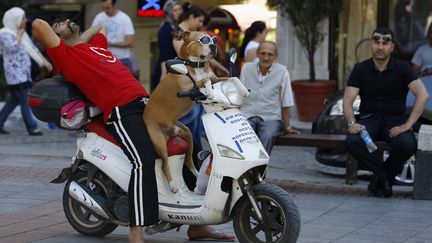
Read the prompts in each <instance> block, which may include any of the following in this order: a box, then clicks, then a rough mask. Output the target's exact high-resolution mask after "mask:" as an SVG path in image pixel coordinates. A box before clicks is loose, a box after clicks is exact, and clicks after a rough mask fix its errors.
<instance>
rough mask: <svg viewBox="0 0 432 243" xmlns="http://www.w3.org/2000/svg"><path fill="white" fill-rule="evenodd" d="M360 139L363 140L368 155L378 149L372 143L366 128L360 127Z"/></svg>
mask: <svg viewBox="0 0 432 243" xmlns="http://www.w3.org/2000/svg"><path fill="white" fill-rule="evenodd" d="M360 137H361V138H362V139H363V141H364V143H365V144H366V148H367V149H368V151H369V153H372V152H373V151H375V150H377V149H378V148H377V146H376V145H375V143H374V142H373V140H372V138H371V137H370V135H369V133H368V131H367V130H366V128H364V127H362V128H361V129H360Z"/></svg>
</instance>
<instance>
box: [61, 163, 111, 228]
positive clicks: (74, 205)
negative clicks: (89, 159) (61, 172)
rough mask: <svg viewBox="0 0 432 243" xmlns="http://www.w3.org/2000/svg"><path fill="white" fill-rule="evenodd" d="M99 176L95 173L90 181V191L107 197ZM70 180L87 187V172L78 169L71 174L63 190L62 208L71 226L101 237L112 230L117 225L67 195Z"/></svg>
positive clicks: (104, 186)
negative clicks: (106, 220)
mask: <svg viewBox="0 0 432 243" xmlns="http://www.w3.org/2000/svg"><path fill="white" fill-rule="evenodd" d="M100 176H102V175H99V176H98V175H96V176H95V177H94V178H93V180H92V181H91V182H90V184H91V186H92V192H94V193H95V194H97V195H98V196H99V197H102V198H105V199H107V197H108V186H107V185H106V182H105V181H104V180H102V179H101V178H100ZM71 181H75V182H76V183H78V184H79V185H80V186H81V187H83V188H88V186H87V185H86V184H87V172H84V171H79V172H77V173H75V174H74V175H72V177H71V178H70V179H69V181H68V182H67V184H66V186H65V188H64V191H63V210H64V213H65V215H66V218H67V220H68V221H69V223H70V224H71V225H72V227H73V228H74V229H75V230H76V231H78V232H79V233H81V234H83V235H88V236H96V237H103V236H105V235H107V234H110V233H111V232H113V231H114V230H115V229H116V228H117V226H118V225H116V224H111V223H107V222H105V221H104V220H102V219H101V218H99V217H97V216H96V215H95V214H94V213H93V212H92V211H90V210H89V209H87V208H85V207H83V206H82V205H81V204H80V203H78V202H77V201H76V200H75V199H73V198H72V197H71V196H70V195H69V185H70V183H71ZM89 190H90V189H89Z"/></svg>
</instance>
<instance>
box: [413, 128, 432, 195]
mask: <svg viewBox="0 0 432 243" xmlns="http://www.w3.org/2000/svg"><path fill="white" fill-rule="evenodd" d="M431 175H432V126H430V125H422V126H421V127H420V131H419V135H418V149H417V153H416V160H415V173H414V178H415V179H414V188H413V196H414V199H420V200H431V199H432V176H431Z"/></svg>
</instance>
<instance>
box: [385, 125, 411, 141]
mask: <svg viewBox="0 0 432 243" xmlns="http://www.w3.org/2000/svg"><path fill="white" fill-rule="evenodd" d="M410 129H411V127H410V126H409V125H407V124H406V123H405V124H402V125H400V126H396V127H393V128H392V129H390V131H389V136H390V137H391V138H394V137H396V136H397V135H399V134H401V133H404V132H406V131H408V130H410Z"/></svg>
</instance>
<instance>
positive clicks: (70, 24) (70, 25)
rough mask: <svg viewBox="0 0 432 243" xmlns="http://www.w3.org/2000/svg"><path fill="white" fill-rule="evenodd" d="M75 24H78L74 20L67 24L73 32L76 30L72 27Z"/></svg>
mask: <svg viewBox="0 0 432 243" xmlns="http://www.w3.org/2000/svg"><path fill="white" fill-rule="evenodd" d="M73 25H76V24H75V23H73V22H70V23H69V24H68V25H67V27H68V29H69V31H70V32H71V33H72V34H73V33H74V32H75V30H74V28H73V27H72V26H73Z"/></svg>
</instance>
